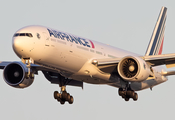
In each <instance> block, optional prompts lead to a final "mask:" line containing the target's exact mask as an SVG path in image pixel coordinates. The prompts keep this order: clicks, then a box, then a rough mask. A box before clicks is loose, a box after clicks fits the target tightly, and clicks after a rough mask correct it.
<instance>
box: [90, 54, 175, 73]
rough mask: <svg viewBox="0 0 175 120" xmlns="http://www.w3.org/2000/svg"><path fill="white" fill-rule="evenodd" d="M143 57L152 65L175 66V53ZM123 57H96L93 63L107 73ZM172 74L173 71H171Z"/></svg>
mask: <svg viewBox="0 0 175 120" xmlns="http://www.w3.org/2000/svg"><path fill="white" fill-rule="evenodd" d="M140 58H142V59H143V60H144V61H145V62H146V63H147V64H149V65H150V66H151V67H155V66H159V65H166V67H167V68H171V67H175V54H162V55H152V56H142V57H140ZM122 59H123V57H122V58H112V59H111V58H107V59H94V60H93V61H92V64H94V65H96V66H97V67H98V69H100V70H101V71H103V72H105V73H112V72H113V71H114V70H115V68H116V67H117V65H118V63H119V62H120V60H122ZM171 75H172V73H171Z"/></svg>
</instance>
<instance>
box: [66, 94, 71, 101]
mask: <svg viewBox="0 0 175 120" xmlns="http://www.w3.org/2000/svg"><path fill="white" fill-rule="evenodd" d="M66 100H67V101H69V100H70V94H69V93H67V99H66Z"/></svg>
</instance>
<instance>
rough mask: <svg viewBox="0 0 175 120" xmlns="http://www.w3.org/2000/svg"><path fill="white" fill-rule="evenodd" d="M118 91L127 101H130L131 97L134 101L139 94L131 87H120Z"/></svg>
mask: <svg viewBox="0 0 175 120" xmlns="http://www.w3.org/2000/svg"><path fill="white" fill-rule="evenodd" d="M118 93H119V96H121V97H122V98H123V99H125V101H129V99H130V98H132V99H133V100H134V101H137V100H138V94H137V93H136V92H135V91H134V90H132V89H131V88H130V87H129V88H127V89H123V88H119V90H118Z"/></svg>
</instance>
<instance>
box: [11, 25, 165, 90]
mask: <svg viewBox="0 0 175 120" xmlns="http://www.w3.org/2000/svg"><path fill="white" fill-rule="evenodd" d="M16 33H31V34H32V35H33V37H27V36H17V37H13V49H14V51H15V53H16V54H17V55H18V56H19V57H20V58H31V59H32V60H33V61H34V63H35V64H38V65H41V66H45V67H49V68H50V69H56V70H57V71H58V72H59V73H60V74H61V75H63V76H65V77H67V78H72V79H75V80H78V81H83V82H87V83H91V84H108V85H111V86H115V87H121V86H124V85H125V81H123V80H121V79H120V78H119V77H118V76H112V75H111V74H109V73H103V72H101V71H100V70H99V69H97V68H96V67H95V66H94V65H93V64H92V60H93V59H105V58H122V57H125V56H128V55H132V56H139V55H137V54H134V53H131V52H128V51H124V50H121V49H119V48H115V47H112V46H109V45H105V44H102V43H99V42H95V41H92V40H88V39H84V38H81V37H77V36H74V35H71V34H68V33H65V32H61V31H55V30H53V29H50V28H46V27H42V26H29V27H25V28H22V29H20V30H19V31H17V32H16ZM154 70H155V72H154V73H155V75H156V76H157V77H156V78H155V79H151V80H149V81H148V80H145V81H143V82H135V83H133V84H132V87H133V89H135V90H141V89H145V88H148V87H152V86H154V85H157V84H159V83H162V82H164V81H166V80H167V79H166V78H162V76H161V75H160V74H159V72H160V71H159V72H156V69H154ZM148 82H149V84H148Z"/></svg>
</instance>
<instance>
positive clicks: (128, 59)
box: [0, 7, 175, 104]
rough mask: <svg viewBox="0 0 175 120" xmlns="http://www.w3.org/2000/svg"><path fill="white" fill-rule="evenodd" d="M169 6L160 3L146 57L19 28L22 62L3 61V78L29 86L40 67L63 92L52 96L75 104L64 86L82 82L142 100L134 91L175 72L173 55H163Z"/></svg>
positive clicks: (64, 35) (69, 36)
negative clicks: (111, 88)
mask: <svg viewBox="0 0 175 120" xmlns="http://www.w3.org/2000/svg"><path fill="white" fill-rule="evenodd" d="M166 16H167V8H166V7H162V9H161V11H160V14H159V17H158V19H157V23H156V25H155V28H154V30H153V33H152V36H151V39H150V42H149V44H148V47H147V50H146V53H145V55H144V56H142V55H138V54H135V53H132V52H129V51H125V50H122V49H119V48H116V47H112V46H110V45H106V44H103V43H100V42H96V41H93V40H90V39H86V38H83V37H79V36H76V35H72V34H69V33H66V32H62V31H58V30H54V29H51V28H48V27H43V26H37V25H35V26H27V27H24V28H21V29H20V30H18V31H17V32H16V33H15V34H14V36H13V39H12V47H13V50H14V52H15V53H16V55H17V56H18V57H19V58H20V59H21V61H12V62H9V61H1V62H0V69H3V78H4V80H5V82H6V83H7V84H8V85H10V86H12V87H15V88H26V87H28V86H30V85H31V84H32V83H33V81H34V76H35V75H38V71H41V72H42V73H43V74H44V76H45V78H46V79H47V80H48V81H50V82H51V83H52V84H58V85H59V87H60V88H61V90H60V92H58V91H55V92H54V94H53V96H54V98H55V99H56V100H57V101H58V102H60V104H65V102H68V103H69V104H72V103H73V102H74V98H73V96H72V95H70V94H69V93H68V92H67V90H66V86H68V85H70V86H75V87H81V88H83V83H84V82H85V83H89V84H97V85H109V86H113V87H116V88H118V94H119V96H121V97H122V98H123V99H124V100H125V101H129V99H130V98H131V99H133V100H134V101H137V100H138V94H137V93H136V91H140V90H144V89H147V88H150V89H152V87H154V86H156V85H159V84H160V83H163V82H166V81H167V80H168V78H167V76H169V75H175V71H165V65H166V67H167V68H172V67H175V54H161V53H162V49H163V41H164V31H165V22H166Z"/></svg>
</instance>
